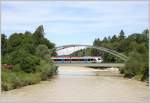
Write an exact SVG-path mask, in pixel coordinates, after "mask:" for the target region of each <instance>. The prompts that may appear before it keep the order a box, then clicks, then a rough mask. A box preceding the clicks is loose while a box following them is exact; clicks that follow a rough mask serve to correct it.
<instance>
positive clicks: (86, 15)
mask: <svg viewBox="0 0 150 103" xmlns="http://www.w3.org/2000/svg"><path fill="white" fill-rule="evenodd" d="M1 25H2V27H1V28H2V33H5V34H6V35H7V36H9V35H10V34H12V33H14V32H25V31H26V30H28V31H31V32H34V30H35V29H36V28H37V27H38V26H39V25H43V26H44V29H45V36H46V37H47V38H48V39H49V40H50V41H52V42H54V43H55V44H56V45H57V46H58V45H65V44H92V42H93V41H94V39H95V38H100V39H102V38H104V37H105V36H107V37H108V36H112V35H114V34H118V33H119V32H120V30H121V29H123V30H124V32H125V34H126V35H129V34H132V33H135V32H142V31H143V29H145V28H148V1H143V2H142V1H140V2H136V1H130V2H129V1H128V2H127V1H126V2H125V1H122V2H121V1H112V2H110V1H107V2H104V1H99V2H92V1H90V2H83V1H74V2H71V1H70V2H69V1H53V2H52V1H39V2H37V1H30V2H27V1H24V2H23V1H21V2H19V1H3V2H2V23H1Z"/></svg>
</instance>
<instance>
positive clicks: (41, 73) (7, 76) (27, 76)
mask: <svg viewBox="0 0 150 103" xmlns="http://www.w3.org/2000/svg"><path fill="white" fill-rule="evenodd" d="M35 68H36V71H35V72H32V73H26V72H24V71H20V70H18V71H14V70H8V69H4V68H3V69H2V72H1V73H2V82H1V83H2V91H8V90H12V89H16V88H21V87H23V86H27V85H32V84H36V83H39V82H40V81H43V80H47V79H49V78H50V77H51V76H53V75H54V74H55V73H56V70H57V67H56V66H55V65H53V64H49V63H47V62H45V61H41V62H40V65H38V66H36V67H35ZM19 69H20V68H19Z"/></svg>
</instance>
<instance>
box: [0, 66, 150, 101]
mask: <svg viewBox="0 0 150 103" xmlns="http://www.w3.org/2000/svg"><path fill="white" fill-rule="evenodd" d="M148 90H149V87H148V86H147V84H146V83H145V82H140V81H137V80H133V79H125V78H123V77H122V75H121V74H119V71H118V70H117V69H111V68H109V69H104V70H102V69H93V68H88V67H73V66H72V67H71V66H61V67H59V68H58V75H56V76H54V77H53V78H51V79H49V80H47V81H42V82H40V83H39V84H35V85H30V86H25V87H22V88H19V89H14V90H10V91H7V92H2V93H1V96H0V101H5V102H7V101H8V102H9V101H34V102H36V101H38V102H39V101H45V102H46V101H52V102H60V101H62V102H66V101H74V102H78V101H80V102H87V101H89V102H104V101H106V102H120V101H126V102H148Z"/></svg>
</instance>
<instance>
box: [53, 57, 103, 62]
mask: <svg viewBox="0 0 150 103" xmlns="http://www.w3.org/2000/svg"><path fill="white" fill-rule="evenodd" d="M51 59H52V60H53V62H54V63H101V62H102V61H103V60H102V57H97V56H84V57H72V56H60V57H59V56H58V57H51Z"/></svg>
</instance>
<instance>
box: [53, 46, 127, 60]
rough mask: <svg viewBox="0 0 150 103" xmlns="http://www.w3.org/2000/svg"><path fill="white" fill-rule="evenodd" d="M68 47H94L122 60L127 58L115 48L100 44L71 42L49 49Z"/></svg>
mask: <svg viewBox="0 0 150 103" xmlns="http://www.w3.org/2000/svg"><path fill="white" fill-rule="evenodd" d="M70 47H86V48H94V49H98V50H101V51H104V52H107V53H110V54H112V55H114V56H116V57H118V58H120V59H122V60H124V61H127V60H128V57H127V56H126V55H124V54H122V53H119V52H117V51H115V50H112V49H108V48H105V47H100V46H93V45H80V44H72V45H63V46H58V47H55V48H53V49H51V51H53V50H56V51H59V50H62V49H66V48H70Z"/></svg>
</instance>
